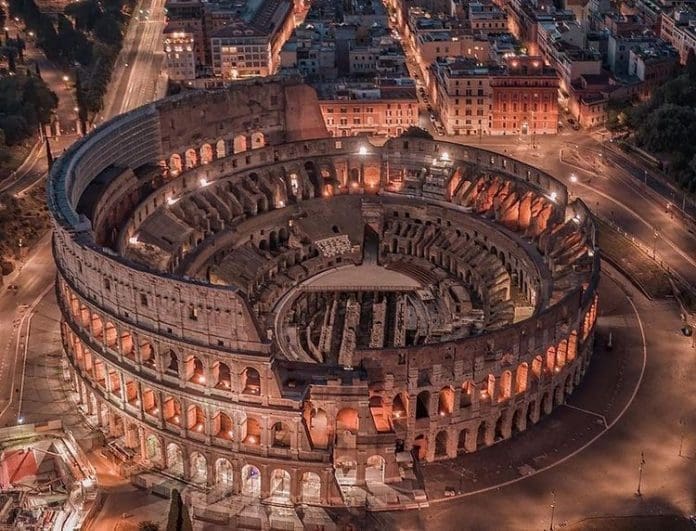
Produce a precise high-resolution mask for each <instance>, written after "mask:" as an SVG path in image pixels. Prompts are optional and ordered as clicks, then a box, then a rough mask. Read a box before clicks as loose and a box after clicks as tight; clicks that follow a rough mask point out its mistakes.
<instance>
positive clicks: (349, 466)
mask: <svg viewBox="0 0 696 531" xmlns="http://www.w3.org/2000/svg"><path fill="white" fill-rule="evenodd" d="M334 469H335V470H336V481H337V482H338V484H339V485H355V484H356V483H357V480H358V464H357V463H356V462H355V461H353V460H352V459H351V458H350V457H347V456H342V457H339V458H338V459H336V462H335V464H334Z"/></svg>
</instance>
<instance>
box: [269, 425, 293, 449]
mask: <svg viewBox="0 0 696 531" xmlns="http://www.w3.org/2000/svg"><path fill="white" fill-rule="evenodd" d="M291 442H292V430H291V429H290V427H289V426H288V425H287V424H286V423H285V422H276V423H275V424H274V425H273V427H272V428H271V446H273V447H275V448H290V446H291Z"/></svg>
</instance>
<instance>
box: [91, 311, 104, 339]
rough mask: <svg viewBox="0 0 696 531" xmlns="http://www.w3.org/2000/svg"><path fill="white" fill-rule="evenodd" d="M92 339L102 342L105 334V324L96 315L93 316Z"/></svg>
mask: <svg viewBox="0 0 696 531" xmlns="http://www.w3.org/2000/svg"><path fill="white" fill-rule="evenodd" d="M91 321H92V337H94V338H96V339H99V340H101V339H102V334H103V333H104V323H103V321H102V319H101V317H99V315H97V314H96V313H93V314H92V319H91Z"/></svg>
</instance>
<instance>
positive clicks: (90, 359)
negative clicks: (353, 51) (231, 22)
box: [48, 78, 599, 505]
mask: <svg viewBox="0 0 696 531" xmlns="http://www.w3.org/2000/svg"><path fill="white" fill-rule="evenodd" d="M48 199H49V205H50V209H51V212H52V216H53V220H54V226H55V232H54V240H53V248H54V254H55V260H56V263H57V267H58V280H57V285H56V293H57V297H58V302H59V306H60V309H61V313H62V323H61V331H62V340H63V345H64V349H65V353H66V356H67V360H68V370H69V373H70V379H71V382H72V385H73V386H74V389H75V391H76V393H77V395H78V396H79V402H80V404H81V406H80V407H81V408H82V409H83V411H84V413H85V415H87V416H88V417H89V418H90V419H91V420H92V421H93V422H94V423H95V424H96V425H98V426H99V427H100V428H101V429H102V430H103V431H104V432H105V434H106V436H107V438H108V440H109V441H111V442H112V444H114V445H116V446H117V447H118V448H120V449H121V452H122V453H123V455H124V456H125V457H124V458H125V459H128V460H130V461H132V462H134V463H136V462H137V463H138V465H139V467H140V469H147V470H156V471H158V473H159V474H162V475H164V476H165V477H169V478H178V480H180V481H182V482H185V483H187V484H188V486H189V487H188V488H190V489H193V490H194V491H200V492H202V493H204V495H205V500H206V501H207V502H208V503H214V502H216V501H218V500H221V499H223V498H225V497H230V496H242V495H243V496H247V497H251V498H259V499H261V500H274V501H276V502H278V503H287V504H300V503H302V504H309V505H312V504H315V505H346V504H350V503H353V502H354V500H355V499H359V493H361V492H362V493H367V494H366V495H368V494H369V493H370V492H373V491H375V490H377V489H379V488H382V487H384V486H389V485H393V486H397V487H399V490H398V492H417V490H418V488H419V480H418V477H417V474H414V473H413V467H414V466H415V467H416V468H417V467H418V462H422V461H426V462H430V461H434V460H446V459H450V458H453V457H455V456H457V455H458V454H461V453H469V452H476V451H478V450H480V449H482V448H485V447H487V446H490V445H493V444H496V443H498V442H500V441H503V440H506V439H509V438H511V437H514V435H515V433H517V432H520V431H523V430H525V429H526V428H527V427H528V426H529V425H531V424H532V423H536V422H538V421H539V419H540V417H541V416H542V415H548V414H551V412H552V410H553V409H554V407H555V406H557V405H559V404H561V403H563V402H564V400H565V398H566V397H567V396H568V395H569V394H570V393H571V392H572V391H573V388H574V387H575V386H576V385H578V383H579V382H580V381H581V379H582V376H583V374H584V373H585V370H586V368H587V366H588V363H589V361H590V357H591V354H592V345H593V337H594V324H595V319H596V315H597V294H596V291H597V283H598V278H599V257H598V255H597V253H596V252H595V245H594V230H595V229H594V226H593V223H592V219H591V217H590V215H589V211H588V209H587V208H586V206H585V205H584V204H583V203H582V202H581V201H579V200H574V201H572V202H571V201H569V198H568V194H567V191H566V188H565V187H564V186H563V185H562V184H561V183H560V182H558V181H556V180H554V179H553V178H552V177H551V176H549V175H547V174H545V173H543V172H541V171H539V170H538V169H536V168H534V167H531V166H528V165H526V164H524V163H521V162H519V161H516V160H514V159H511V158H509V157H506V156H503V155H500V154H495V153H491V152H487V151H484V150H481V149H477V148H474V147H469V146H461V145H456V144H450V143H446V142H438V141H432V140H427V139H421V138H413V137H406V136H402V137H399V138H393V139H390V140H387V141H386V142H385V141H382V142H380V145H374V144H373V143H371V142H370V139H367V138H362V137H340V138H338V137H336V138H333V137H330V136H328V135H327V134H326V130H325V129H324V127H323V122H322V121H321V116H320V114H319V110H318V106H317V104H316V96H315V95H313V93H312V91H311V90H310V89H309V88H308V87H306V86H304V85H302V84H300V83H299V82H297V81H294V80H288V79H278V78H270V79H266V80H263V81H248V82H247V81H243V82H240V83H238V84H236V85H234V86H233V87H232V88H230V89H226V90H220V91H212V92H192V93H188V94H186V95H182V96H175V97H172V98H168V99H164V100H161V101H159V102H156V103H153V104H150V105H148V106H145V107H142V108H140V109H137V110H135V111H132V112H130V113H127V114H124V115H121V116H119V117H117V118H115V119H113V120H111V121H109V122H107V123H106V124H104V125H103V126H101V127H99V128H98V129H96V130H95V131H93V132H92V133H91V134H89V135H88V136H86V137H85V138H84V139H82V140H81V141H80V142H79V143H77V144H76V145H75V146H73V148H71V150H70V151H69V152H67V153H66V154H65V155H64V156H63V157H61V158H60V159H59V160H58V161H57V162H56V164H55V165H54V167H53V169H52V171H51V174H50V178H49V182H48ZM509 444H514V441H513V442H511V443H509ZM414 463H415V465H414ZM397 498H398V497H397Z"/></svg>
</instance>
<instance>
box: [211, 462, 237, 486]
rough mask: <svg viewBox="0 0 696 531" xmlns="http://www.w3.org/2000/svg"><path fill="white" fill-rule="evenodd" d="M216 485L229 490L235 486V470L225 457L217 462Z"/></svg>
mask: <svg viewBox="0 0 696 531" xmlns="http://www.w3.org/2000/svg"><path fill="white" fill-rule="evenodd" d="M215 483H216V484H218V485H224V486H225V487H228V488H229V487H232V486H233V485H234V468H233V467H232V463H230V462H229V461H228V460H227V459H225V458H224V457H220V458H219V459H218V460H217V461H215Z"/></svg>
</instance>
